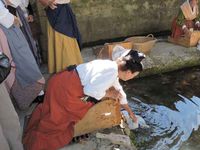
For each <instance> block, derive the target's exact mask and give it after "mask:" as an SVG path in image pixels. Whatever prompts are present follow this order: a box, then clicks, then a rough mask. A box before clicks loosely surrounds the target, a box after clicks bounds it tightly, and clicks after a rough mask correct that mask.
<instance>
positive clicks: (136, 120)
mask: <svg viewBox="0 0 200 150" xmlns="http://www.w3.org/2000/svg"><path fill="white" fill-rule="evenodd" d="M122 107H123V108H124V109H125V110H126V111H127V112H128V114H129V116H130V118H131V119H132V120H133V122H135V123H138V119H137V117H136V116H135V114H134V113H133V111H132V110H131V108H130V107H129V105H128V104H123V105H122Z"/></svg>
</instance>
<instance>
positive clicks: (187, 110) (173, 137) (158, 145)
mask: <svg viewBox="0 0 200 150" xmlns="http://www.w3.org/2000/svg"><path fill="white" fill-rule="evenodd" d="M179 97H180V100H179V101H177V102H175V103H174V105H175V108H176V109H174V110H172V109H170V108H168V107H166V106H161V105H160V106H159V105H152V104H150V105H147V104H145V103H143V102H141V101H138V100H137V101H135V98H132V99H134V101H131V102H130V105H131V106H132V108H133V109H134V111H135V112H136V114H139V115H141V116H143V117H144V119H145V121H146V122H147V124H148V125H150V127H151V128H150V129H149V131H147V132H144V131H142V129H138V131H136V133H137V140H138V142H144V141H145V143H146V144H145V145H143V146H141V149H153V150H165V149H170V150H176V149H179V148H180V147H181V145H182V144H183V142H185V141H187V140H188V139H189V137H190V136H191V134H192V132H193V131H194V130H197V129H198V127H199V125H200V98H198V97H196V96H193V97H192V98H191V99H189V98H186V97H184V96H182V95H179ZM143 132H144V133H143ZM139 149H140V148H139Z"/></svg>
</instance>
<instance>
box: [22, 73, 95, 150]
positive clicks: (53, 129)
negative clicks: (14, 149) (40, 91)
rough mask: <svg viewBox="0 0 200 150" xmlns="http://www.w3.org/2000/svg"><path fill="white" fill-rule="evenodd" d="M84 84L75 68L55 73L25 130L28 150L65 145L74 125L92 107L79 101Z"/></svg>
mask: <svg viewBox="0 0 200 150" xmlns="http://www.w3.org/2000/svg"><path fill="white" fill-rule="evenodd" d="M83 95H84V94H83V87H82V85H81V82H80V79H79V76H78V74H77V72H76V71H70V72H68V71H64V72H61V73H58V74H56V75H54V76H53V77H52V78H51V79H50V81H49V83H48V87H47V91H46V95H45V98H44V102H43V103H42V104H40V105H38V106H37V108H36V109H35V111H34V112H33V114H32V116H31V119H30V121H29V122H28V126H27V128H26V130H25V134H24V138H23V143H24V146H25V149H27V150H56V149H59V148H62V147H64V146H65V145H66V144H68V143H69V142H70V141H71V140H72V138H73V135H74V125H75V123H77V122H78V121H79V120H80V119H82V118H83V116H84V115H85V114H86V112H87V111H88V110H89V108H90V107H92V105H93V104H92V103H90V102H88V103H85V102H83V101H81V99H80V98H81V97H83Z"/></svg>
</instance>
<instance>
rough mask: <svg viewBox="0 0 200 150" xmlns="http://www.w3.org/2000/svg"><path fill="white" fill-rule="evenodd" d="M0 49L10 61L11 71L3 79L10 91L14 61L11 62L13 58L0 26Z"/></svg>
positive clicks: (13, 74) (13, 79)
mask: <svg viewBox="0 0 200 150" xmlns="http://www.w3.org/2000/svg"><path fill="white" fill-rule="evenodd" d="M0 51H2V52H3V53H4V54H5V55H7V56H8V58H9V59H10V62H11V66H12V67H11V71H10V74H9V75H8V77H7V78H6V80H5V86H6V88H7V90H8V93H10V89H11V87H12V85H13V83H14V81H15V63H14V62H13V58H12V56H11V53H10V48H9V46H8V41H7V38H6V35H5V34H4V32H3V30H2V29H1V28H0Z"/></svg>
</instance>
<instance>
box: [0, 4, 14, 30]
mask: <svg viewBox="0 0 200 150" xmlns="http://www.w3.org/2000/svg"><path fill="white" fill-rule="evenodd" d="M13 23H14V16H13V15H12V14H11V13H10V12H9V11H8V9H7V8H6V7H5V6H4V4H3V2H2V1H0V24H1V25H3V26H4V27H6V28H10V27H11V26H12V25H13Z"/></svg>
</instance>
